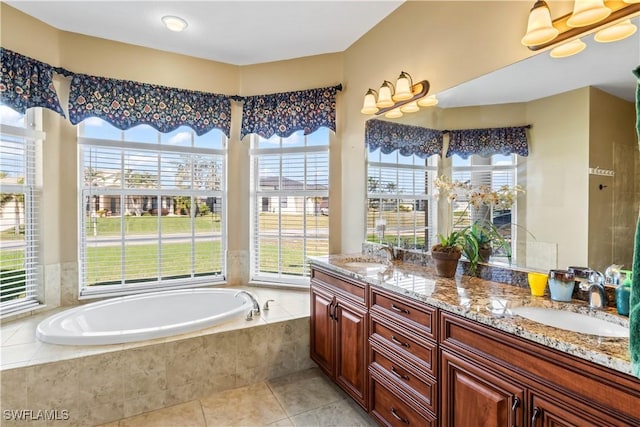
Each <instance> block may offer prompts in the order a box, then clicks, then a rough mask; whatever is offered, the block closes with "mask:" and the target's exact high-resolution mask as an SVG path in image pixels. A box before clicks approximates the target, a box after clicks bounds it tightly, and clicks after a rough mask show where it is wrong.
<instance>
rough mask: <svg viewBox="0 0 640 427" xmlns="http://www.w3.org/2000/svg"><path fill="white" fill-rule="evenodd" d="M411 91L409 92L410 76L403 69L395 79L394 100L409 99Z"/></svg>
mask: <svg viewBox="0 0 640 427" xmlns="http://www.w3.org/2000/svg"><path fill="white" fill-rule="evenodd" d="M411 97H413V93H412V92H411V76H409V74H407V73H405V72H404V71H403V72H401V73H400V76H399V77H398V80H397V81H396V93H395V94H394V95H393V100H394V101H396V102H397V101H406V100H407V99H411Z"/></svg>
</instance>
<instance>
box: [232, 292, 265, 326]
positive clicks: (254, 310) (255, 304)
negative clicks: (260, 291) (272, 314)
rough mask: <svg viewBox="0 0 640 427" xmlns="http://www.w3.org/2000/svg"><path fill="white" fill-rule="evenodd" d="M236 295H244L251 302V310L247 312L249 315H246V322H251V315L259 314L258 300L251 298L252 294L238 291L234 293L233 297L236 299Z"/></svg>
mask: <svg viewBox="0 0 640 427" xmlns="http://www.w3.org/2000/svg"><path fill="white" fill-rule="evenodd" d="M238 295H246V296H248V297H249V299H250V300H251V304H252V305H253V308H251V310H249V313H248V314H247V318H246V319H247V320H253V315H254V314H260V304H258V300H257V299H256V297H254V296H253V294H252V293H250V292H248V291H238V292H236V294H235V295H234V297H238Z"/></svg>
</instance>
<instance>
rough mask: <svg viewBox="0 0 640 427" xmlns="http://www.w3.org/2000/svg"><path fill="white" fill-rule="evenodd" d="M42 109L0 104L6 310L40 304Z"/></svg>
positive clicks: (1, 301)
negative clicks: (36, 126) (39, 126)
mask: <svg viewBox="0 0 640 427" xmlns="http://www.w3.org/2000/svg"><path fill="white" fill-rule="evenodd" d="M39 114H40V109H38V108H35V109H34V108H32V109H29V110H28V112H27V114H26V115H23V114H20V113H17V112H15V111H14V110H12V109H10V108H9V107H6V106H2V105H0V121H1V123H2V127H1V129H2V130H1V135H0V136H1V140H0V188H1V190H0V240H1V241H2V245H1V246H0V307H1V308H2V314H3V315H7V314H10V313H16V312H18V311H22V310H28V309H31V308H33V307H35V306H36V305H38V304H39V300H38V298H39V297H40V295H38V288H39V283H41V282H42V280H41V265H40V257H39V230H38V225H39V215H40V208H39V201H40V185H39V182H40V181H41V178H40V176H39V174H40V172H41V156H40V143H41V140H42V139H43V138H44V134H42V133H40V132H36V131H34V130H33V129H32V128H33V125H32V126H27V123H30V124H33V123H34V122H35V121H36V120H35V119H36V116H37V115H39Z"/></svg>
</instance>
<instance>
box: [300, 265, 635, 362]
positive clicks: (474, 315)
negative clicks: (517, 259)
mask: <svg viewBox="0 0 640 427" xmlns="http://www.w3.org/2000/svg"><path fill="white" fill-rule="evenodd" d="M310 261H311V264H312V265H317V266H319V267H325V268H328V269H331V270H333V271H335V272H337V273H341V274H343V275H346V276H348V277H352V278H354V279H356V280H360V281H363V282H366V283H368V284H370V285H372V286H379V287H381V288H384V289H388V290H390V291H393V292H396V293H398V294H402V295H406V296H408V297H410V298H413V299H415V300H418V301H423V302H425V303H426V304H429V305H431V306H433V307H437V308H440V309H442V310H445V311H448V312H451V313H455V314H459V315H461V316H464V317H466V318H468V319H472V320H475V321H477V322H479V323H482V324H485V325H488V326H491V327H494V328H496V329H499V330H501V331H504V332H507V333H510V334H513V335H516V336H519V337H522V338H525V339H527V340H530V341H534V342H536V343H539V344H542V345H544V346H547V347H550V348H554V349H556V350H559V351H562V352H565V353H568V354H571V355H574V356H576V357H579V358H581V359H585V360H589V361H591V362H594V363H596V364H599V365H602V366H606V367H608V368H611V369H615V370H617V371H620V372H623V373H625V374H631V364H630V356H629V339H628V338H607V337H599V336H595V335H586V334H580V333H576V332H572V331H567V330H563V329H558V328H554V327H550V326H546V325H543V324H541V323H537V322H534V321H531V320H528V319H525V318H523V317H520V316H517V315H514V314H512V313H511V308H513V307H519V306H531V307H548V308H555V309H561V310H569V311H574V312H579V313H583V314H589V315H591V316H594V317H599V318H602V319H606V320H608V321H611V322H613V323H617V324H620V325H624V326H627V327H628V324H629V321H628V319H627V318H626V317H622V316H618V315H617V314H616V313H615V310H612V309H607V310H598V311H592V310H589V307H588V305H587V304H585V303H584V302H582V301H574V302H571V303H559V302H555V301H552V300H551V299H549V297H534V296H531V294H530V293H529V290H528V289H523V288H519V287H516V286H510V285H504V284H500V283H496V282H492V281H488V280H483V279H479V278H476V277H470V276H460V275H457V276H456V277H455V278H454V279H444V278H440V277H437V276H436V274H435V270H434V269H432V268H430V267H426V266H419V265H415V264H410V263H406V262H405V263H403V262H396V263H393V264H390V263H388V264H389V265H388V267H386V268H384V267H383V268H368V269H367V268H363V267H358V266H355V267H354V264H353V263H354V262H356V263H357V262H362V261H368V262H378V263H387V262H386V261H385V260H381V259H379V258H374V257H367V256H363V255H361V254H344V255H330V256H326V257H313V258H311V259H310ZM350 263H351V266H349V265H348V264H350Z"/></svg>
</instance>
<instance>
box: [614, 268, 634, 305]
mask: <svg viewBox="0 0 640 427" xmlns="http://www.w3.org/2000/svg"><path fill="white" fill-rule="evenodd" d="M621 273H624V275H625V278H624V280H623V281H622V283H620V284H619V285H618V287H617V288H616V308H617V309H618V314H620V315H622V316H628V315H629V298H630V297H631V279H632V277H633V273H632V272H631V271H629V270H621Z"/></svg>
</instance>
